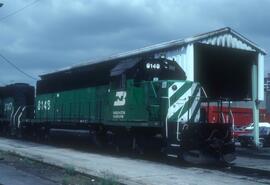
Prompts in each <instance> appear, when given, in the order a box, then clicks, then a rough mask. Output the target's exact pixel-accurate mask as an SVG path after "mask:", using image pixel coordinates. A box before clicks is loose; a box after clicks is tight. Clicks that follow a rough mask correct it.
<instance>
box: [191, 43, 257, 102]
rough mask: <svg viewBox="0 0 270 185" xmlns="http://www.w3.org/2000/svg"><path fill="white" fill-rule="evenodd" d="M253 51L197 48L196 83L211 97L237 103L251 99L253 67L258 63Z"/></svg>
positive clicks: (195, 63)
mask: <svg viewBox="0 0 270 185" xmlns="http://www.w3.org/2000/svg"><path fill="white" fill-rule="evenodd" d="M256 56H257V53H256V52H252V51H246V50H240V49H233V48H225V47H219V46H212V45H207V44H201V43H197V44H195V45H194V81H197V82H199V83H200V84H201V85H202V86H203V88H204V89H205V91H206V93H207V95H208V97H210V98H214V99H215V98H229V99H231V100H235V101H241V100H244V99H247V98H248V99H251V97H252V83H251V67H252V64H253V63H255V64H257V57H256Z"/></svg>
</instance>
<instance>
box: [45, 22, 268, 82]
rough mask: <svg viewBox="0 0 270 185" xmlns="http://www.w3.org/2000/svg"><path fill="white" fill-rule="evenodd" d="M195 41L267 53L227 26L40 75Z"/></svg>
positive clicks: (63, 71) (52, 74) (55, 73)
mask: <svg viewBox="0 0 270 185" xmlns="http://www.w3.org/2000/svg"><path fill="white" fill-rule="evenodd" d="M194 43H204V44H209V45H215V46H221V47H227V48H235V49H242V50H247V51H255V52H258V53H261V54H262V55H265V54H266V51H265V50H264V49H262V48H260V47H259V46H258V45H257V44H255V43H254V42H252V41H250V40H248V39H247V38H246V37H244V36H243V35H241V34H239V33H238V32H236V31H234V30H233V29H231V28H229V27H225V28H222V29H218V30H215V31H211V32H207V33H203V34H199V35H195V36H193V37H189V38H186V39H179V40H172V41H169V42H164V43H160V44H156V45H151V46H148V47H144V48H141V49H136V50H133V51H129V52H124V53H120V54H116V55H112V56H110V57H107V58H102V59H98V60H91V61H89V62H86V63H83V64H79V65H75V66H71V67H67V68H64V69H61V70H58V71H54V72H51V73H47V74H43V75H40V77H41V78H46V77H49V76H54V75H57V74H59V73H66V72H71V71H73V70H78V69H80V68H84V67H86V66H88V67H89V66H91V65H94V64H97V63H101V62H109V61H115V60H121V59H126V58H131V57H137V56H140V55H145V54H148V53H149V54H150V53H154V52H160V51H167V50H170V49H172V48H179V47H182V46H185V45H188V44H194Z"/></svg>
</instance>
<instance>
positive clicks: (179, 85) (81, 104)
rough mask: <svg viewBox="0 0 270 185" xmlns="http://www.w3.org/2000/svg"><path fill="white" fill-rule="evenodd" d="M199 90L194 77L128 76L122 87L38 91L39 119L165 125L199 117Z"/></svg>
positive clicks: (109, 123)
mask: <svg viewBox="0 0 270 185" xmlns="http://www.w3.org/2000/svg"><path fill="white" fill-rule="evenodd" d="M199 93H200V87H199V85H198V84H197V83H194V82H190V81H176V80H174V81H170V80H167V81H164V80H161V81H143V82H139V83H135V82H134V80H127V81H126V85H125V88H122V89H113V88H111V87H110V85H106V86H98V87H89V88H83V89H76V90H69V91H62V92H57V93H50V94H42V95H37V97H36V106H35V107H36V108H35V109H36V110H35V111H36V118H35V119H37V120H40V121H50V122H52V123H55V122H57V121H61V122H67V123H68V122H80V123H84V122H85V123H88V122H90V123H103V124H105V125H116V126H119V125H123V126H127V127H132V126H151V127H161V126H163V124H164V122H165V121H169V122H187V121H189V120H190V119H193V121H196V119H197V118H198V116H197V115H198V108H199V106H198V105H199V101H197V100H196V96H199Z"/></svg>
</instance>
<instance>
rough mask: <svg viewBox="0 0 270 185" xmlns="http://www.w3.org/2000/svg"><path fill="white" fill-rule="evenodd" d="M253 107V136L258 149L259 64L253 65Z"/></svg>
mask: <svg viewBox="0 0 270 185" xmlns="http://www.w3.org/2000/svg"><path fill="white" fill-rule="evenodd" d="M252 105H253V106H252V109H253V123H254V130H253V138H254V144H255V147H256V149H258V148H259V146H260V142H259V101H258V66H257V65H256V64H253V65H252Z"/></svg>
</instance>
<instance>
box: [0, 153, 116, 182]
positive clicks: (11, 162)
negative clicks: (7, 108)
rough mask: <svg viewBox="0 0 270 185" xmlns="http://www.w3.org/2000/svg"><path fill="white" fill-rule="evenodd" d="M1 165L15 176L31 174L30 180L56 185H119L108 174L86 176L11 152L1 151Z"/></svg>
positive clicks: (70, 168)
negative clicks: (10, 170)
mask: <svg viewBox="0 0 270 185" xmlns="http://www.w3.org/2000/svg"><path fill="white" fill-rule="evenodd" d="M0 165H3V166H5V167H8V168H9V167H12V169H14V171H15V172H14V174H16V172H23V173H24V174H30V175H31V176H29V178H31V177H33V176H34V177H38V178H39V179H41V180H45V181H47V182H50V184H55V185H118V183H117V182H115V181H114V177H111V176H108V175H106V173H104V179H100V178H97V177H92V176H86V175H83V174H80V173H77V172H76V171H75V169H74V168H72V167H71V166H67V167H66V168H58V167H55V166H51V165H47V164H44V163H41V162H37V161H33V160H30V159H28V158H24V157H20V156H17V155H14V154H12V153H9V152H1V151H0ZM14 174H12V177H10V178H15V177H16V175H14ZM0 176H1V174H0ZM24 176H25V175H24ZM6 178H9V177H6ZM0 179H1V178H0ZM1 183H3V182H1V181H0V185H2V184H1ZM3 184H4V183H3Z"/></svg>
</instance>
